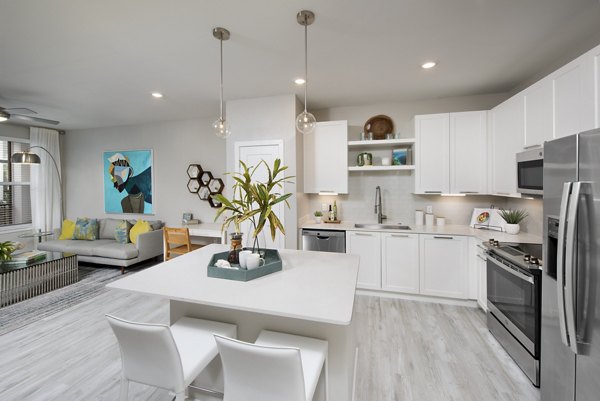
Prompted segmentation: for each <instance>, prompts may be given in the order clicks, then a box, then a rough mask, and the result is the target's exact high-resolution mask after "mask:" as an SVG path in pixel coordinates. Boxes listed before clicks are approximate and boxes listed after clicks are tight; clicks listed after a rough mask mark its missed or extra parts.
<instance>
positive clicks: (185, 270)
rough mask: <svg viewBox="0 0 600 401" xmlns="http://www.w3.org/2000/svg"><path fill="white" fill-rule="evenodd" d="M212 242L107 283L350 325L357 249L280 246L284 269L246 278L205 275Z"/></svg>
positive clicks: (193, 300) (186, 299)
mask: <svg viewBox="0 0 600 401" xmlns="http://www.w3.org/2000/svg"><path fill="white" fill-rule="evenodd" d="M228 249H229V247H228V246H227V245H218V244H212V245H208V246H205V247H203V248H201V249H199V250H196V251H193V252H190V253H188V254H185V255H182V256H179V257H177V258H175V259H172V260H169V261H167V262H164V263H160V264H158V265H156V266H154V267H151V268H148V269H146V270H143V271H141V272H139V273H135V274H131V275H127V277H124V278H122V279H120V280H117V281H114V282H112V283H110V284H108V285H107V287H108V288H112V289H119V290H127V291H132V292H137V293H142V294H147V295H156V296H161V297H165V298H168V299H171V300H177V301H183V302H190V303H197V304H203V305H210V306H217V307H223V308H229V309H235V310H242V311H249V312H256V313H264V314H268V315H274V316H282V317H289V318H297V319H304V320H310V321H314V322H324V323H330V324H338V325H348V324H350V322H351V320H352V311H353V308H354V295H355V291H356V280H357V276H358V261H359V258H358V256H356V255H346V254H339V253H326V252H307V251H295V250H287V249H284V250H279V253H280V255H281V259H282V261H283V270H282V271H280V272H276V273H273V274H269V275H267V276H264V277H260V278H257V279H254V280H251V281H247V282H240V281H232V280H225V279H219V278H211V277H208V276H207V266H208V262H209V260H210V258H211V257H212V255H213V254H215V253H217V252H224V251H227V250H228Z"/></svg>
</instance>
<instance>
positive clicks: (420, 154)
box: [415, 113, 450, 194]
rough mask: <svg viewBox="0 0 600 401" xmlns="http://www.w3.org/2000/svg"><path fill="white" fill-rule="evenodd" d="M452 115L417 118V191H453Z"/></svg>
mask: <svg viewBox="0 0 600 401" xmlns="http://www.w3.org/2000/svg"><path fill="white" fill-rule="evenodd" d="M449 122H450V115H449V114H448V113H444V114H429V115H423V116H415V139H416V143H415V149H416V150H415V192H416V193H420V194H442V193H448V192H449V191H450V172H449V164H450V160H449V159H450V152H449V149H450V143H449V142H450V136H449V128H450V124H449Z"/></svg>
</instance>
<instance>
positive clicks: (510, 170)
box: [491, 96, 525, 196]
mask: <svg viewBox="0 0 600 401" xmlns="http://www.w3.org/2000/svg"><path fill="white" fill-rule="evenodd" d="M523 102H524V100H523V97H522V96H514V97H512V98H510V99H508V100H507V101H505V102H504V103H502V104H500V105H498V106H496V107H495V108H494V109H493V110H492V148H491V154H492V193H493V194H495V195H516V196H518V194H517V165H516V163H517V162H516V160H517V159H516V156H515V155H516V154H517V152H520V151H521V150H523V137H524V134H523V130H524V118H525V115H524V103H523Z"/></svg>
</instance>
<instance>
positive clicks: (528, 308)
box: [487, 244, 541, 386]
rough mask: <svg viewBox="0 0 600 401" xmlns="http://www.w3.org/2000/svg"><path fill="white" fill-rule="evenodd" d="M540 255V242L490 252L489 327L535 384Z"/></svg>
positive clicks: (539, 300)
mask: <svg viewBox="0 0 600 401" xmlns="http://www.w3.org/2000/svg"><path fill="white" fill-rule="evenodd" d="M534 249H535V252H532V251H533V250H534ZM529 252H532V253H533V254H535V256H532V254H530V253H529ZM540 254H541V245H533V246H532V245H531V244H509V245H498V246H491V247H489V249H488V252H487V304H488V309H489V312H488V319H487V320H488V328H489V329H490V331H491V332H492V334H493V335H494V336H495V337H496V339H497V340H498V341H499V342H500V343H501V344H502V346H503V347H504V348H505V349H506V350H507V351H508V353H509V354H510V355H511V356H512V358H513V359H514V360H515V361H516V362H517V364H518V365H519V367H521V369H522V370H523V371H524V372H525V374H526V375H527V376H528V377H529V379H530V380H531V381H532V382H533V384H534V385H536V386H539V360H540V324H541V321H540V313H541V285H540V277H541V270H540V268H539V259H538V257H539V255H540Z"/></svg>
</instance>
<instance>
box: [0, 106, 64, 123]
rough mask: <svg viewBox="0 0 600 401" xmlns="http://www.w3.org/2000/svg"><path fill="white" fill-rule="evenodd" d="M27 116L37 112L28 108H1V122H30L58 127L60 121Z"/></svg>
mask: <svg viewBox="0 0 600 401" xmlns="http://www.w3.org/2000/svg"><path fill="white" fill-rule="evenodd" d="M27 114H37V111H34V110H31V109H28V108H26V107H9V108H4V107H2V106H0V122H2V121H6V120H21V121H29V122H34V123H42V124H51V125H58V124H60V121H56V120H48V119H46V118H41V117H35V116H31V115H27Z"/></svg>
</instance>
